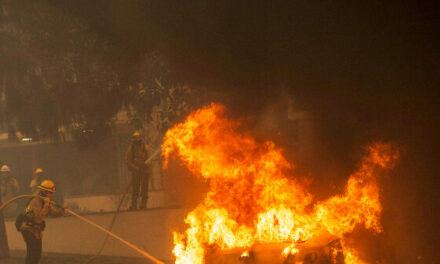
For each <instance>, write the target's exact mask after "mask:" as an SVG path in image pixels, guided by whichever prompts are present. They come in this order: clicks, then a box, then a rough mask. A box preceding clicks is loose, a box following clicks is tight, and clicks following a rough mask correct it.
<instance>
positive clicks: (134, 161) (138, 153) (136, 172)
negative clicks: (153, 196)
mask: <svg viewBox="0 0 440 264" xmlns="http://www.w3.org/2000/svg"><path fill="white" fill-rule="evenodd" d="M147 158H148V149H147V146H146V145H145V143H144V142H143V141H142V138H141V134H140V133H139V132H134V133H133V135H132V142H131V144H130V147H129V148H128V150H127V153H126V162H127V166H128V169H129V170H130V171H131V174H132V190H133V192H132V197H131V207H130V210H136V209H137V208H138V207H137V201H138V197H139V194H140V196H141V204H140V206H139V209H141V210H142V209H145V208H146V207H147V199H148V182H149V173H148V165H149V164H145V161H146V160H147Z"/></svg>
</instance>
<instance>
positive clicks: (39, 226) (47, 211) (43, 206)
mask: <svg viewBox="0 0 440 264" xmlns="http://www.w3.org/2000/svg"><path fill="white" fill-rule="evenodd" d="M38 189H39V193H38V196H39V197H34V198H32V199H31V200H30V201H29V203H28V205H27V207H26V210H25V213H24V214H22V215H21V216H22V218H21V220H20V219H19V218H20V216H19V217H17V222H16V225H17V229H18V230H19V231H21V233H22V235H23V239H24V241H25V242H26V250H27V254H26V261H25V264H38V262H39V261H40V257H41V251H42V240H41V238H42V235H43V231H44V228H45V221H44V220H45V219H46V216H47V215H51V216H62V215H64V214H65V208H66V207H63V208H62V209H60V210H57V209H55V207H54V205H53V204H52V203H51V199H52V196H53V194H54V193H55V184H54V183H53V182H52V181H50V180H45V181H43V182H41V184H40V185H39V186H38Z"/></svg>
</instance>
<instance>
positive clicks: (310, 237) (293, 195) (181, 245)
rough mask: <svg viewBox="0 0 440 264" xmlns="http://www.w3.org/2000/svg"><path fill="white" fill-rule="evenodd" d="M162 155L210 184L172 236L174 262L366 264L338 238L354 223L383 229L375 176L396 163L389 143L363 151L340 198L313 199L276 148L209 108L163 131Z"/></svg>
mask: <svg viewBox="0 0 440 264" xmlns="http://www.w3.org/2000/svg"><path fill="white" fill-rule="evenodd" d="M162 155H163V156H164V158H165V162H164V166H167V161H168V160H169V159H170V158H171V157H173V158H178V159H180V160H181V161H182V163H183V164H184V165H185V166H186V167H187V168H188V169H189V170H190V171H191V172H192V173H193V174H194V175H196V176H197V177H199V178H201V179H203V180H205V181H206V182H207V184H208V185H209V191H208V193H207V194H206V196H205V198H204V200H203V201H202V202H201V203H200V204H199V205H198V206H197V207H196V208H195V209H194V210H193V211H191V212H190V213H189V214H188V215H187V217H186V219H185V222H186V224H187V225H188V229H187V230H186V231H185V232H183V233H181V232H175V233H174V244H175V246H174V250H173V253H174V255H175V257H176V260H175V263H176V264H184V263H185V264H188V263H194V264H204V263H206V264H226V263H228V264H229V263H255V264H257V263H286V264H287V263H303V264H305V263H332V264H341V263H345V264H354V263H358V264H359V263H365V262H363V261H362V260H361V258H360V257H359V253H358V252H357V251H356V250H355V249H354V248H353V247H352V246H351V245H350V244H349V243H348V241H346V239H345V236H346V235H347V234H349V233H351V232H352V231H353V229H354V228H355V227H356V226H358V225H363V226H364V227H365V228H366V229H368V230H371V232H375V233H378V232H381V231H382V230H381V225H380V216H381V211H382V206H381V203H380V200H379V188H378V184H377V177H378V176H379V175H380V172H381V171H382V170H383V169H385V168H390V167H392V166H393V163H394V161H395V160H396V159H397V157H398V153H397V151H395V150H394V149H393V148H392V146H391V145H389V144H382V143H376V144H373V145H371V146H369V147H368V148H367V153H366V155H365V157H364V158H363V159H362V160H361V162H360V165H359V168H358V170H357V171H356V172H354V173H353V174H352V175H350V177H349V178H348V181H347V184H346V186H345V192H344V193H342V194H338V195H334V196H332V197H330V198H328V199H326V200H323V201H317V200H315V199H314V197H313V195H312V194H311V193H310V192H309V191H308V190H307V186H306V184H304V183H303V182H302V181H301V180H300V179H301V177H299V176H297V175H295V172H294V170H293V167H294V166H293V165H292V164H291V163H289V162H288V161H287V160H286V159H285V158H284V156H283V155H282V150H281V149H280V148H277V147H276V146H275V144H274V143H273V142H271V141H266V142H257V141H256V140H255V139H254V138H253V137H252V136H251V135H250V134H249V133H248V132H243V129H242V128H241V127H240V122H239V121H236V120H230V119H229V118H228V117H227V115H226V114H225V107H223V106H222V105H219V104H214V103H213V104H211V105H209V106H207V107H205V108H202V109H200V110H197V111H195V112H193V113H192V114H190V115H189V116H188V117H187V119H186V120H185V121H184V122H183V123H180V124H177V125H176V126H174V127H173V128H172V129H170V130H168V132H167V133H166V136H165V139H164V143H163V146H162Z"/></svg>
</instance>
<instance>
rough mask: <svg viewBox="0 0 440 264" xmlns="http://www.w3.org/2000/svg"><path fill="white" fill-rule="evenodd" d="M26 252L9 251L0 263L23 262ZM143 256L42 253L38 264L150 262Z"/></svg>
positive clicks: (145, 263) (140, 263)
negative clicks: (8, 254) (9, 255)
mask: <svg viewBox="0 0 440 264" xmlns="http://www.w3.org/2000/svg"><path fill="white" fill-rule="evenodd" d="M25 255H26V252H24V251H11V257H10V258H8V259H0V264H23V263H24V258H25ZM150 263H152V262H150V261H148V260H147V259H144V258H127V257H108V256H99V257H92V256H84V255H70V254H54V253H43V256H42V257H41V260H40V263H39V264H150Z"/></svg>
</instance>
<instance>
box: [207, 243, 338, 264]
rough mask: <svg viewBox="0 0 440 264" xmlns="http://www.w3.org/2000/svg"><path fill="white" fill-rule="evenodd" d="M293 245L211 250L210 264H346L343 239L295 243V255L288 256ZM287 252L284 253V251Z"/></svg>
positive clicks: (280, 244) (273, 244)
mask: <svg viewBox="0 0 440 264" xmlns="http://www.w3.org/2000/svg"><path fill="white" fill-rule="evenodd" d="M290 245H291V244H287V243H272V244H258V245H254V246H253V247H251V248H249V249H233V250H220V249H218V248H209V250H208V252H207V254H206V255H205V263H206V264H344V263H345V262H344V254H343V251H342V246H341V242H340V240H339V239H335V240H332V241H330V242H326V243H325V244H321V245H316V244H315V243H309V242H308V241H305V242H302V243H301V242H299V243H296V244H295V251H294V253H292V252H288V253H287V254H286V253H285V249H286V248H288V247H289V246H290ZM283 251H284V252H283Z"/></svg>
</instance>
